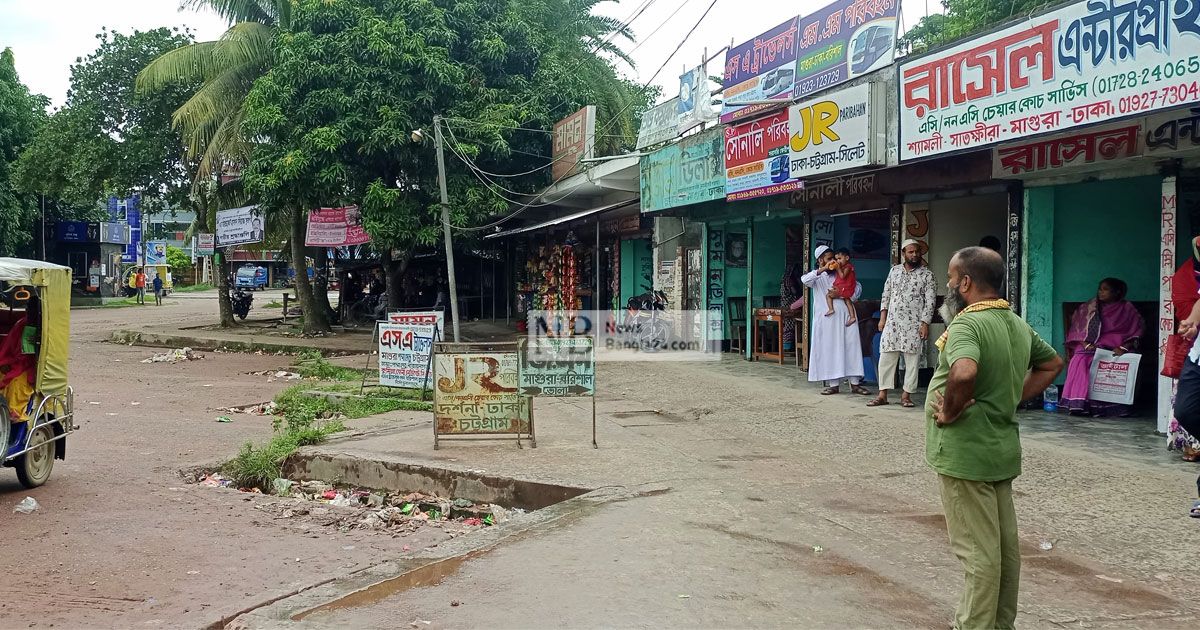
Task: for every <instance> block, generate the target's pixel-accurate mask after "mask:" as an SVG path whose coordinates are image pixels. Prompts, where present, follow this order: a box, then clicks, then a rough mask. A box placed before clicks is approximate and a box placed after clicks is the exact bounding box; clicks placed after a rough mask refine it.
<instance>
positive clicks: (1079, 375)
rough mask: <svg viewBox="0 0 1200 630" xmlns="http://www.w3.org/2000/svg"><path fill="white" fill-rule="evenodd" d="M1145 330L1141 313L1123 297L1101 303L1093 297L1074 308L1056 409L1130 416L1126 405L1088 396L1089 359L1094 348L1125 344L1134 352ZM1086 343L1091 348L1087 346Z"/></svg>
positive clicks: (1090, 359)
mask: <svg viewBox="0 0 1200 630" xmlns="http://www.w3.org/2000/svg"><path fill="white" fill-rule="evenodd" d="M1144 329H1145V323H1144V322H1143V321H1142V316H1141V315H1140V314H1139V313H1138V312H1137V309H1136V308H1134V306H1133V304H1130V303H1129V302H1127V301H1125V300H1121V301H1119V302H1110V303H1107V304H1101V303H1100V301H1099V300H1096V299H1095V298H1093V299H1092V300H1091V301H1090V302H1088V303H1087V304H1084V305H1082V306H1080V307H1079V308H1077V309H1075V314H1074V315H1072V316H1071V328H1070V329H1069V330H1068V331H1067V338H1066V347H1067V350H1068V352H1069V353H1070V354H1071V362H1070V363H1069V364H1068V365H1067V380H1066V383H1065V384H1064V385H1063V390H1062V396H1061V398H1060V400H1059V403H1058V406H1059V408H1060V409H1064V410H1066V411H1068V412H1072V413H1087V414H1091V415H1093V416H1113V415H1117V416H1127V415H1129V406H1128V405H1116V404H1112V403H1106V402H1097V401H1094V400H1089V399H1088V388H1089V385H1090V383H1091V368H1092V358H1093V357H1094V356H1095V354H1096V350H1095V349H1096V348H1103V349H1105V350H1113V349H1115V348H1116V347H1117V346H1124V347H1125V349H1126V350H1128V351H1130V352H1136V351H1137V349H1138V347H1137V345H1138V340H1139V339H1140V338H1141V336H1142V332H1143V330H1144ZM1089 345H1090V346H1092V347H1091V348H1088V346H1089Z"/></svg>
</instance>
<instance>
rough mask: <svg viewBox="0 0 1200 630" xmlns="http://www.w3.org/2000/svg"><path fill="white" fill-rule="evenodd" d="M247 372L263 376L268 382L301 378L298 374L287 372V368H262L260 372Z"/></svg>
mask: <svg viewBox="0 0 1200 630" xmlns="http://www.w3.org/2000/svg"><path fill="white" fill-rule="evenodd" d="M247 374H249V375H250V376H265V377H267V382H268V383H271V382H274V381H298V380H300V378H301V377H300V375H299V374H297V373H295V372H288V371H287V370H264V371H261V372H247Z"/></svg>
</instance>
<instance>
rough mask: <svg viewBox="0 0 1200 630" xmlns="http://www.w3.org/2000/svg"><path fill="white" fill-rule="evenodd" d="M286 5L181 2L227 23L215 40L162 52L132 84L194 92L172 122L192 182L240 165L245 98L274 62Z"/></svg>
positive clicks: (273, 0)
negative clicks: (183, 85) (189, 161)
mask: <svg viewBox="0 0 1200 630" xmlns="http://www.w3.org/2000/svg"><path fill="white" fill-rule="evenodd" d="M291 6H292V3H291V1H290V0H184V3H183V7H184V8H192V9H199V8H207V9H210V10H212V11H214V12H216V13H217V14H218V15H220V16H222V17H224V18H226V19H227V20H229V22H230V27H229V29H228V30H227V31H225V34H224V35H222V36H221V38H220V39H218V40H216V41H211V42H197V43H195V44H190V45H188V46H184V47H182V48H177V49H175V50H172V51H171V52H168V53H166V54H164V55H162V56H161V57H159V58H158V59H155V60H154V61H153V62H151V63H150V65H148V66H146V67H145V68H144V69H143V70H142V71H141V73H140V74H139V75H138V78H137V89H138V91H139V92H152V91H154V90H156V89H158V88H159V87H161V86H163V85H170V84H173V83H177V82H189V83H196V84H199V85H200V88H199V89H198V90H197V91H196V93H195V94H193V95H192V97H191V98H190V99H188V100H187V102H185V103H184V104H183V105H181V106H180V107H179V109H177V110H175V113H174V115H173V117H172V119H173V123H174V125H175V127H176V128H177V129H179V131H180V133H181V135H182V136H183V138H184V140H185V142H186V143H187V149H188V153H189V154H190V155H191V156H192V158H193V159H194V160H196V165H197V169H196V173H195V178H194V181H196V182H201V181H207V180H209V179H211V178H212V177H213V176H214V175H215V174H216V173H217V172H218V171H219V170H221V169H222V168H223V167H224V166H225V165H227V164H229V163H233V164H244V163H245V162H246V160H247V159H248V157H249V153H250V147H251V143H250V141H249V139H247V138H246V137H245V136H243V134H242V119H243V117H244V114H245V109H244V104H245V101H246V95H247V94H248V93H249V92H250V88H251V87H253V85H254V81H255V79H257V78H258V77H260V76H262V75H263V74H265V73H266V72H267V71H268V70H270V68H271V65H272V63H273V61H274V59H273V54H272V48H271V42H272V40H273V39H274V37H275V33H276V31H277V29H287V28H289V27H290V25H291V11H292V9H291Z"/></svg>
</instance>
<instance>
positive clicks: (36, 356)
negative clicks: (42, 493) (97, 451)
mask: <svg viewBox="0 0 1200 630" xmlns="http://www.w3.org/2000/svg"><path fill="white" fill-rule="evenodd" d="M70 318H71V269H70V267H63V266H60V265H54V264H50V263H45V262H39V261H36V260H22V259H19V258H0V394H2V396H3V400H0V447H2V450H0V462H3V464H4V466H7V467H12V468H15V469H16V471H17V479H18V480H19V481H20V482H21V485H22V486H25V487H26V488H35V487H37V486H40V485H42V484H44V483H46V480H47V479H49V478H50V471H51V470H53V468H54V460H56V459H63V458H65V457H66V453H67V442H66V437H67V434H68V433H71V432H72V431H74V430H75V414H74V411H75V395H74V392H73V391H72V389H71V387H70V385H68V384H67V354H68V349H69V348H68V343H69V337H70Z"/></svg>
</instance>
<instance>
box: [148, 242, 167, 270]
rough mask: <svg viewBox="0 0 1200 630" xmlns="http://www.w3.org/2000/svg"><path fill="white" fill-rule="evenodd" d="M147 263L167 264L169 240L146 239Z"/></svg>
mask: <svg viewBox="0 0 1200 630" xmlns="http://www.w3.org/2000/svg"><path fill="white" fill-rule="evenodd" d="M146 264H147V265H165V264H167V242H166V241H146Z"/></svg>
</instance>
